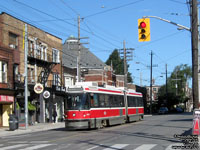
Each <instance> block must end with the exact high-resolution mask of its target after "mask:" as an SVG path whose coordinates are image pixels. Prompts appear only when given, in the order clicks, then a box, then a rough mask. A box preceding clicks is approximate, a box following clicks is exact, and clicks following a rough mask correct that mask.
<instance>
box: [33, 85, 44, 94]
mask: <svg viewBox="0 0 200 150" xmlns="http://www.w3.org/2000/svg"><path fill="white" fill-rule="evenodd" d="M43 90H44V87H43V85H42V84H40V83H37V84H36V85H35V86H34V92H35V93H37V94H41V93H42V92H43Z"/></svg>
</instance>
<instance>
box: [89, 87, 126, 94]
mask: <svg viewBox="0 0 200 150" xmlns="http://www.w3.org/2000/svg"><path fill="white" fill-rule="evenodd" d="M85 90H87V91H89V90H91V91H100V92H111V93H120V94H122V93H123V92H122V91H114V90H106V89H97V90H94V89H90V88H85Z"/></svg>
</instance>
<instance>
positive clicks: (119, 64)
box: [106, 49, 133, 83]
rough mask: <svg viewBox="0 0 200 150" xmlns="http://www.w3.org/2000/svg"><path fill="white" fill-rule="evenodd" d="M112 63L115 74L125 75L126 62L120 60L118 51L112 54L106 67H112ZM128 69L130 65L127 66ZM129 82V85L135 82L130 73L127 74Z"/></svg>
mask: <svg viewBox="0 0 200 150" xmlns="http://www.w3.org/2000/svg"><path fill="white" fill-rule="evenodd" d="M111 63H112V66H113V70H114V72H115V74H119V75H124V60H123V59H121V58H120V55H119V52H118V50H117V49H115V50H114V51H113V52H112V54H110V56H109V58H108V59H107V61H106V65H110V66H111ZM128 67H129V65H127V69H128ZM127 81H128V82H129V83H132V82H133V80H132V77H131V73H130V72H128V74H127Z"/></svg>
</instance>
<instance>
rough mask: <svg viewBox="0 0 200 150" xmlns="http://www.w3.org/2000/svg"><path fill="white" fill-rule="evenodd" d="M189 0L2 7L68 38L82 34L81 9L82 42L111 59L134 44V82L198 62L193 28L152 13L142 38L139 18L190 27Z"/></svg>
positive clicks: (50, 0)
mask: <svg viewBox="0 0 200 150" xmlns="http://www.w3.org/2000/svg"><path fill="white" fill-rule="evenodd" d="M187 1H188V0H0V11H1V12H6V13H8V14H10V15H12V16H15V17H16V18H19V19H21V20H23V21H25V22H27V23H30V24H32V25H34V26H36V27H38V28H40V29H42V30H44V31H46V32H49V33H51V34H53V35H55V36H57V37H59V38H61V39H62V40H63V43H64V42H65V40H66V39H67V38H68V37H69V36H71V35H73V36H75V37H77V36H78V25H77V22H78V21H77V18H78V15H80V18H81V23H80V36H81V37H88V39H82V40H81V42H83V43H84V42H88V43H89V44H85V45H84V46H85V47H87V48H89V50H90V51H91V52H92V53H94V54H95V55H96V56H97V57H98V58H99V59H101V60H102V61H103V62H105V61H106V60H107V59H108V58H109V55H110V54H111V53H112V52H113V50H114V49H122V48H123V41H125V43H126V48H134V50H133V58H132V60H131V61H128V64H129V69H128V71H129V72H130V73H131V74H132V78H133V83H134V84H137V85H142V86H149V85H150V63H151V55H150V53H151V51H152V53H153V57H152V58H153V59H152V61H153V66H154V67H153V69H152V74H153V78H154V79H155V84H156V85H163V84H165V81H166V78H165V77H166V74H165V73H166V64H167V72H168V77H169V76H170V73H172V72H173V70H174V68H175V67H176V66H178V65H181V64H188V66H191V64H192V56H191V54H192V51H191V33H190V32H189V31H187V30H178V27H177V26H175V25H172V24H170V23H167V22H164V21H162V20H159V19H156V18H150V27H151V29H150V30H151V31H150V32H151V41H149V42H139V41H138V19H139V18H142V17H143V16H157V17H161V18H163V19H167V20H170V21H173V22H175V23H178V24H180V25H183V26H185V27H188V28H190V16H189V11H190V10H189V5H188V3H187Z"/></svg>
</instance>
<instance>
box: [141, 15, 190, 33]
mask: <svg viewBox="0 0 200 150" xmlns="http://www.w3.org/2000/svg"><path fill="white" fill-rule="evenodd" d="M143 18H156V19H159V20H162V21H165V22H168V23H170V24H173V25H175V26H178V27H180V29H185V30H188V31H191V30H190V28H188V27H186V26H183V25H180V24H177V23H175V22H172V21H170V20H166V19H163V18H160V17H157V16H143Z"/></svg>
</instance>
